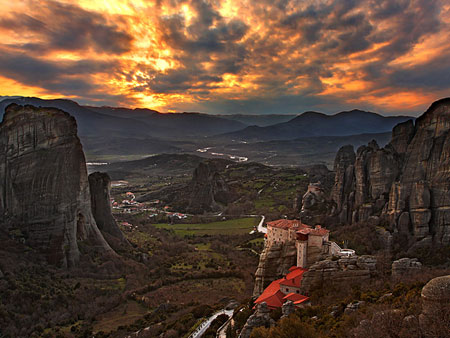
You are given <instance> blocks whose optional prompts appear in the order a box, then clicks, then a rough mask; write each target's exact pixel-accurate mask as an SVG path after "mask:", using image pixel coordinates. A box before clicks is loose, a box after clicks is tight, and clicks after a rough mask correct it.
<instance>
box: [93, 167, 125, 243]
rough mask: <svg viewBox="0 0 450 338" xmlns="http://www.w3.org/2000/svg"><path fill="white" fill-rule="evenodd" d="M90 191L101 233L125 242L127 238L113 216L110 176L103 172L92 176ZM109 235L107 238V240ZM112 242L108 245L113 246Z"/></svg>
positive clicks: (95, 217)
mask: <svg viewBox="0 0 450 338" xmlns="http://www.w3.org/2000/svg"><path fill="white" fill-rule="evenodd" d="M89 189H90V193H91V206H92V214H93V215H94V219H95V222H96V223H97V226H98V228H99V229H100V231H101V232H102V233H103V234H105V233H106V234H108V235H109V236H112V237H114V238H116V239H118V240H120V241H125V237H124V235H123V233H122V231H120V229H119V226H118V225H117V223H116V220H115V219H114V217H113V215H112V210H111V202H110V201H111V196H110V189H111V179H110V177H109V175H108V174H107V173H101V172H94V173H92V174H90V175H89ZM108 235H106V236H105V237H106V239H107V240H108V237H109V236H108ZM110 241H111V239H109V240H108V243H109V244H110V245H112V243H110Z"/></svg>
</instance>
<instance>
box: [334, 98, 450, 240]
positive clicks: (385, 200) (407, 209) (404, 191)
mask: <svg viewBox="0 0 450 338" xmlns="http://www.w3.org/2000/svg"><path fill="white" fill-rule="evenodd" d="M334 169H335V172H336V178H335V185H334V188H333V191H332V194H331V198H332V200H333V201H334V204H335V207H334V210H333V212H332V213H333V215H334V216H336V217H337V218H338V219H339V221H340V222H341V223H356V222H365V221H370V222H373V223H375V224H377V225H378V224H380V225H383V226H385V227H387V228H388V229H389V230H390V231H393V232H396V233H400V234H404V235H405V236H406V237H407V238H408V246H412V245H414V244H416V246H417V245H423V244H429V243H431V242H434V243H437V244H448V243H450V98H446V99H442V100H439V101H436V102H434V103H433V104H432V105H431V106H430V108H429V109H428V110H427V111H426V112H425V113H424V114H423V115H422V116H421V117H419V118H418V119H417V120H416V122H415V124H414V123H413V122H412V121H407V122H403V123H400V124H398V125H397V126H395V127H394V129H393V131H392V139H391V142H390V143H389V144H388V145H387V146H386V147H384V148H380V147H378V145H377V144H376V142H371V143H369V145H368V146H362V147H360V148H358V150H357V152H356V154H355V152H354V150H353V147H351V146H345V147H342V148H341V149H340V150H339V152H338V154H337V156H336V160H335V165H334Z"/></svg>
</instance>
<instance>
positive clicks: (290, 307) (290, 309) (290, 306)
mask: <svg viewBox="0 0 450 338" xmlns="http://www.w3.org/2000/svg"><path fill="white" fill-rule="evenodd" d="M281 312H282V313H283V315H282V316H281V318H284V317H288V316H289V315H290V314H291V313H294V312H295V305H294V302H293V301H291V300H288V301H287V302H285V303H284V304H283V306H282V307H281Z"/></svg>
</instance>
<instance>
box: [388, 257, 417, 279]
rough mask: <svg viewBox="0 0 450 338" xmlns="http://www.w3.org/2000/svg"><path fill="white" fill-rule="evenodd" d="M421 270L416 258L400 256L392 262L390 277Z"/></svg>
mask: <svg viewBox="0 0 450 338" xmlns="http://www.w3.org/2000/svg"><path fill="white" fill-rule="evenodd" d="M420 270H422V263H420V262H419V260H418V259H417V258H401V259H398V260H396V261H394V262H392V277H393V278H399V277H402V276H405V275H408V274H412V273H415V272H418V271H420Z"/></svg>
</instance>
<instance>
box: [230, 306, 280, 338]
mask: <svg viewBox="0 0 450 338" xmlns="http://www.w3.org/2000/svg"><path fill="white" fill-rule="evenodd" d="M273 325H275V321H274V320H273V319H272V318H270V310H269V308H268V307H267V304H266V302H262V303H261V304H257V305H256V310H255V313H253V314H252V315H251V316H250V317H248V319H247V322H246V323H245V325H244V327H243V328H242V331H241V333H240V335H239V338H250V335H251V333H252V330H253V329H254V328H256V327H271V326H273Z"/></svg>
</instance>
